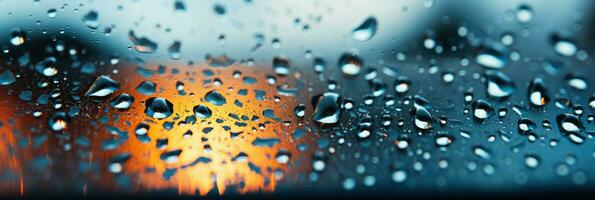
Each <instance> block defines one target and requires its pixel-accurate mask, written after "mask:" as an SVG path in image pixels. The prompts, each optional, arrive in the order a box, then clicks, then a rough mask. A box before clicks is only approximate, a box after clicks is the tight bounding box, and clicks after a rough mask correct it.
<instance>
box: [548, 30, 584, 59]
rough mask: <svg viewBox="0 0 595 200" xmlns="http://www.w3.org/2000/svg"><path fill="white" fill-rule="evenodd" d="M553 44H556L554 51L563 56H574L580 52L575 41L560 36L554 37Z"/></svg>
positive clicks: (555, 35)
mask: <svg viewBox="0 0 595 200" xmlns="http://www.w3.org/2000/svg"><path fill="white" fill-rule="evenodd" d="M551 40H552V43H553V44H554V49H555V50H556V53H558V54H560V55H562V56H573V55H574V54H576V52H577V51H578V48H577V47H576V44H575V42H574V41H572V40H570V39H568V38H564V37H562V36H560V35H558V34H554V35H552V38H551Z"/></svg>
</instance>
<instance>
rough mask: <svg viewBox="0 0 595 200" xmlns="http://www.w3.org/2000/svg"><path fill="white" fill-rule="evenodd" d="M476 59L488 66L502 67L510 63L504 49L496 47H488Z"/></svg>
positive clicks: (493, 67)
mask: <svg viewBox="0 0 595 200" xmlns="http://www.w3.org/2000/svg"><path fill="white" fill-rule="evenodd" d="M475 61H476V62H477V63H478V64H480V65H481V66H484V67H486V68H491V69H501V68H504V67H505V66H506V64H507V63H508V59H507V55H506V54H505V53H504V50H503V49H501V48H496V47H486V48H485V49H482V50H481V51H480V52H479V54H477V56H476V57H475Z"/></svg>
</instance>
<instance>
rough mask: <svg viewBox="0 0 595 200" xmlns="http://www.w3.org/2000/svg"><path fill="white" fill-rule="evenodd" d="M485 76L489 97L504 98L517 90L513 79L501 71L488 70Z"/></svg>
mask: <svg viewBox="0 0 595 200" xmlns="http://www.w3.org/2000/svg"><path fill="white" fill-rule="evenodd" d="M485 76H486V91H487V94H488V96H489V97H492V98H496V99H504V98H506V97H508V96H510V95H512V93H514V92H515V90H516V87H515V85H514V83H513V82H512V79H510V78H509V77H508V76H506V74H504V73H502V72H500V71H494V70H487V71H486V73H485Z"/></svg>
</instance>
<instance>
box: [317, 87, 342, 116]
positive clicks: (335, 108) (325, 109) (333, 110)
mask: <svg viewBox="0 0 595 200" xmlns="http://www.w3.org/2000/svg"><path fill="white" fill-rule="evenodd" d="M312 105H313V106H314V115H313V116H312V118H313V119H314V121H316V122H318V123H322V124H335V123H337V122H339V120H340V118H341V105H342V98H341V96H339V94H337V93H332V92H327V93H324V94H321V95H317V96H315V97H313V98H312Z"/></svg>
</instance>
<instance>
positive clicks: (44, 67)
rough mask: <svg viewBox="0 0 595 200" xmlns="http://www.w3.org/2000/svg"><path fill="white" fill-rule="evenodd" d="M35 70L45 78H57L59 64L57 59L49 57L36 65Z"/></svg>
mask: <svg viewBox="0 0 595 200" xmlns="http://www.w3.org/2000/svg"><path fill="white" fill-rule="evenodd" d="M35 70H37V72H39V73H40V74H43V75H44V76H48V77H49V76H55V75H56V74H58V63H56V58H54V57H47V58H45V59H43V60H42V61H40V62H39V63H37V65H35Z"/></svg>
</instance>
